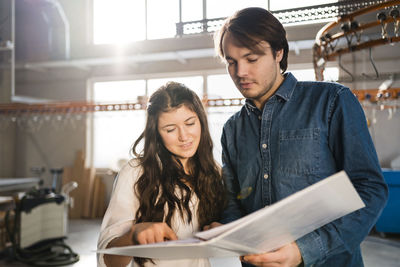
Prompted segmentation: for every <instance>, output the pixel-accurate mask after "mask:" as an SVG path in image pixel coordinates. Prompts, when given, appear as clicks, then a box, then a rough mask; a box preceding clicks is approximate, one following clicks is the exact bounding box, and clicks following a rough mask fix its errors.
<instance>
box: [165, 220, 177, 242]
mask: <svg viewBox="0 0 400 267" xmlns="http://www.w3.org/2000/svg"><path fill="white" fill-rule="evenodd" d="M164 239H167V240H177V239H178V237H177V236H176V234H175V232H174V231H173V230H172V229H171V228H170V227H169V226H168V225H167V224H164V236H163V241H164Z"/></svg>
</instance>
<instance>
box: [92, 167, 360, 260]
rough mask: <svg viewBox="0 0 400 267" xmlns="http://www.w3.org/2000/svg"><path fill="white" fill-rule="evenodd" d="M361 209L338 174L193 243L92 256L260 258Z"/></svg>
mask: <svg viewBox="0 0 400 267" xmlns="http://www.w3.org/2000/svg"><path fill="white" fill-rule="evenodd" d="M363 207H365V205H364V203H363V201H362V200H361V198H360V197H359V195H358V193H357V191H356V190H355V189H354V187H353V185H352V183H351V182H350V180H349V178H348V177H347V175H346V173H345V172H344V171H342V172H339V173H336V174H334V175H332V176H330V177H328V178H326V179H324V180H322V181H320V182H318V183H316V184H314V185H311V186H309V187H307V188H305V189H303V190H301V191H299V192H297V193H295V194H293V195H290V196H289V197H287V198H285V199H283V200H281V201H279V202H277V203H275V204H273V205H271V206H268V207H265V208H263V209H260V210H258V211H256V212H253V213H251V214H249V215H247V216H245V217H243V218H241V219H239V220H236V221H234V222H231V223H229V224H225V225H223V226H221V227H217V228H213V229H210V230H207V231H203V232H199V233H197V234H196V235H195V237H197V238H198V239H185V240H177V241H168V242H162V243H155V244H148V245H136V246H126V247H115V248H109V249H103V250H98V251H97V252H98V253H106V254H115V255H127V256H134V257H145V258H155V259H180V258H208V257H231V256H240V255H246V254H258V253H264V252H268V251H272V250H275V249H277V248H279V247H282V246H284V245H286V244H288V243H290V242H293V241H295V240H296V239H298V238H300V237H302V236H303V235H305V234H307V233H309V232H312V231H314V230H315V229H317V228H320V227H321V226H323V225H325V224H327V223H329V222H331V221H334V220H336V219H338V218H340V217H342V216H344V215H346V214H349V213H351V212H353V211H355V210H358V209H360V208H363ZM202 240H206V241H202Z"/></svg>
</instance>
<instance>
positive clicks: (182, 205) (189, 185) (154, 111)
mask: <svg viewBox="0 0 400 267" xmlns="http://www.w3.org/2000/svg"><path fill="white" fill-rule="evenodd" d="M182 105H184V106H185V107H187V108H189V109H190V110H191V111H193V112H195V113H196V114H197V116H198V118H199V121H200V124H201V137H200V143H199V146H198V149H197V152H196V153H195V155H194V156H193V157H192V158H190V159H188V167H189V170H190V174H189V175H188V174H185V172H184V169H183V166H182V164H181V163H180V161H179V160H178V159H177V158H176V157H175V156H174V155H173V154H172V153H171V152H170V151H168V150H167V149H166V148H165V146H164V144H163V142H162V139H161V137H160V135H159V133H158V130H157V125H158V118H159V116H160V114H161V113H162V112H168V111H171V110H174V109H177V108H180V107H181V106H182ZM142 140H144V147H143V150H142V151H141V152H140V153H138V152H137V151H136V149H137V148H138V145H139V143H140V142H141V141H142ZM212 150H213V143H212V139H211V136H210V132H209V129H208V122H207V115H206V113H205V110H204V107H203V105H202V103H201V101H200V99H199V97H198V96H197V95H196V94H195V93H194V92H193V91H192V90H190V89H189V88H187V87H186V86H185V85H183V84H180V83H176V82H169V83H167V84H166V85H164V86H162V87H161V88H159V89H158V90H157V91H156V92H155V93H154V94H153V95H152V96H151V97H150V99H149V103H148V108H147V121H146V126H145V129H144V131H143V133H142V134H141V135H140V137H139V138H138V139H137V140H136V141H135V143H134V145H133V149H132V152H133V154H134V155H135V156H136V157H137V158H138V159H139V163H140V165H141V167H142V169H143V173H142V174H141V176H140V177H139V179H138V181H137V183H136V184H135V188H134V190H135V193H136V194H137V196H138V198H139V209H138V210H137V212H136V223H140V222H166V223H167V224H168V225H169V226H170V227H171V218H172V215H173V213H174V212H175V210H177V211H178V212H179V214H180V215H181V217H182V219H183V220H187V221H186V222H185V223H190V222H191V220H192V212H197V217H198V220H199V225H200V227H203V226H204V225H207V224H209V223H211V222H213V221H217V220H219V218H220V214H221V212H222V209H223V208H224V206H225V188H224V184H223V181H222V177H221V171H220V168H219V167H218V165H217V164H216V162H215V161H214V158H213V154H212ZM176 189H178V190H176ZM177 191H178V192H179V191H180V192H181V194H176V193H177ZM193 192H194V193H195V194H196V196H197V197H198V199H199V205H198V210H197V211H191V210H190V207H189V201H190V198H191V195H192V194H193ZM165 206H166V207H167V209H166V210H164V207H165ZM135 261H136V262H138V263H139V264H140V265H142V266H143V263H144V259H139V258H135Z"/></svg>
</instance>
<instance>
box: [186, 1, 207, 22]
mask: <svg viewBox="0 0 400 267" xmlns="http://www.w3.org/2000/svg"><path fill="white" fill-rule="evenodd" d="M201 19H203V0H182V21H195V20H201Z"/></svg>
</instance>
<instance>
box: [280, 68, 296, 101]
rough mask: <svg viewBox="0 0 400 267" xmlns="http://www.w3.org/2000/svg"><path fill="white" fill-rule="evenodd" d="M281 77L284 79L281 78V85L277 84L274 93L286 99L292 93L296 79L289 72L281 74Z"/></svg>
mask: <svg viewBox="0 0 400 267" xmlns="http://www.w3.org/2000/svg"><path fill="white" fill-rule="evenodd" d="M283 77H284V78H285V79H284V80H283V82H282V84H281V86H279V88H278V90H277V91H276V93H275V94H276V95H277V96H279V97H281V98H282V99H284V100H285V101H288V100H289V99H290V98H291V97H292V95H293V92H294V88H296V84H297V79H296V77H294V76H293V74H292V73H290V72H287V73H285V74H283Z"/></svg>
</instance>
